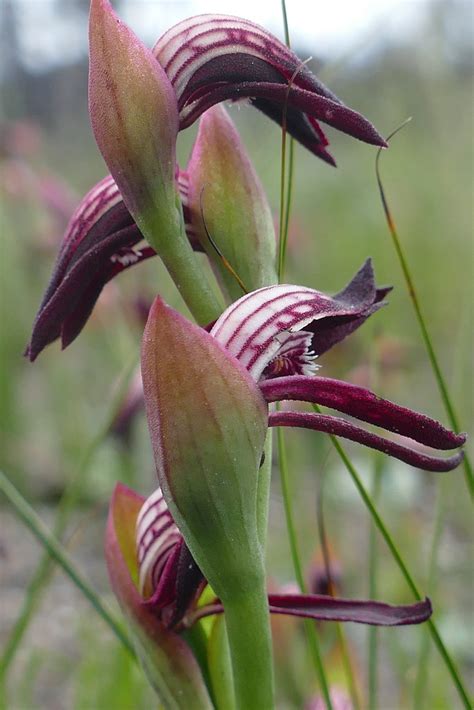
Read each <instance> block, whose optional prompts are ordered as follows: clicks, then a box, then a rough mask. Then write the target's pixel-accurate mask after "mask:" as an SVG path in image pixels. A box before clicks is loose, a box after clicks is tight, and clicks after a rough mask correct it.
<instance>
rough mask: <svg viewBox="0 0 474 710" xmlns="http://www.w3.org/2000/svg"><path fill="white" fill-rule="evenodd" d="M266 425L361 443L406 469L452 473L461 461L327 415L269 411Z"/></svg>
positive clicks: (460, 453)
mask: <svg viewBox="0 0 474 710" xmlns="http://www.w3.org/2000/svg"><path fill="white" fill-rule="evenodd" d="M268 424H269V426H291V427H300V428H303V429H313V430H314V431H322V432H325V433H326V434H333V435H335V436H342V437H344V438H345V439H349V440H350V441H355V442H357V443H358V444H363V445H364V446H368V447H369V448H371V449H376V450H377V451H382V452H383V453H384V454H388V455H389V456H393V457H394V458H396V459H399V460H400V461H404V462H405V463H407V464H409V465H410V466H415V467H416V468H421V469H424V470H425V471H452V470H453V469H454V468H456V466H458V465H459V464H460V462H461V461H462V459H463V452H462V451H460V452H458V453H457V454H455V455H454V456H450V457H449V458H446V459H442V458H437V457H434V456H427V455H426V454H421V453H419V452H418V451H415V450H414V449H409V448H407V447H406V446H402V445H401V444H397V443H395V442H394V441H390V440H388V439H384V438H382V437H381V436H378V435H377V434H372V433H371V432H368V431H365V430H364V429H361V428H360V427H358V426H356V425H355V424H352V423H351V422H348V421H346V420H345V419H339V417H332V416H330V415H328V414H310V413H303V412H272V413H271V414H270V415H269V418H268Z"/></svg>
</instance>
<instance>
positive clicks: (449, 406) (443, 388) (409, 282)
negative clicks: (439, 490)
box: [375, 121, 474, 499]
mask: <svg viewBox="0 0 474 710" xmlns="http://www.w3.org/2000/svg"><path fill="white" fill-rule="evenodd" d="M406 123H407V122H406V121H405V122H404V123H403V124H402V126H400V127H399V128H397V130H396V131H394V132H393V133H392V134H391V135H390V136H388V138H387V142H388V141H389V140H390V139H391V138H392V137H393V136H394V135H395V133H397V132H398V131H399V130H400V128H403V126H405V125H406ZM380 155H381V150H379V151H378V152H377V158H376V161H375V172H376V176H377V185H378V188H379V192H380V198H381V200H382V205H383V209H384V213H385V218H386V220H387V225H388V229H389V232H390V236H391V238H392V243H393V246H394V248H395V252H396V254H397V257H398V261H399V263H400V267H401V269H402V272H403V277H404V279H405V283H406V286H407V290H408V294H409V296H410V300H411V302H412V305H413V309H414V311H415V316H416V319H417V321H418V325H419V328H420V332H421V336H422V338H423V342H424V344H425V347H426V351H427V353H428V359H429V361H430V364H431V369H432V370H433V374H434V377H435V380H436V383H437V385H438V389H439V392H440V395H441V399H442V401H443V404H444V408H445V410H446V414H447V416H448V419H449V422H450V425H451V427H452V428H453V429H454V430H455V431H457V432H459V431H460V425H459V419H458V416H457V414H456V411H455V409H454V405H453V403H452V400H451V396H450V394H449V390H448V386H447V384H446V380H445V378H444V375H443V373H442V371H441V367H440V364H439V360H438V357H437V355H436V353H435V350H434V346H433V341H432V339H431V336H430V333H429V331H428V327H427V325H426V321H425V318H424V316H423V312H422V310H421V305H420V300H419V298H418V294H417V292H416V289H415V284H414V281H413V278H412V275H411V271H410V268H409V266H408V261H407V259H406V257H405V253H404V250H403V247H402V244H401V241H400V238H399V236H398V231H397V228H396V226H395V222H394V220H393V217H392V214H391V212H390V208H389V206H388V201H387V198H386V195H385V190H384V187H383V184H382V179H381V176H380ZM463 467H464V477H465V479H466V485H467V489H468V491H469V494H470V496H471V499H474V474H473V471H472V466H471V462H470V460H469V458H468V457H467V455H466V454H465V455H464V461H463Z"/></svg>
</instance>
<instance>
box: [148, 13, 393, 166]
mask: <svg viewBox="0 0 474 710" xmlns="http://www.w3.org/2000/svg"><path fill="white" fill-rule="evenodd" d="M153 54H154V55H155V56H156V58H157V59H158V61H159V62H160V64H161V65H162V67H163V69H164V70H165V73H166V74H167V76H168V78H169V80H170V82H171V84H172V86H173V88H174V90H175V92H176V98H177V102H178V111H179V127H180V129H181V130H182V129H183V128H187V127H188V126H189V125H191V124H192V123H193V122H194V121H195V120H196V119H197V118H198V117H199V116H200V115H201V114H202V113H203V111H206V109H208V108H209V107H210V106H213V105H214V104H216V103H219V102H221V101H228V100H231V101H238V100H240V99H243V98H248V99H249V100H250V102H251V104H252V105H254V106H255V107H256V108H258V109H260V111H262V112H263V113H265V114H266V115H267V116H269V117H270V118H272V119H273V120H274V121H277V123H279V124H280V125H283V124H284V125H285V126H286V128H287V130H288V133H290V134H291V135H292V136H294V137H295V138H296V139H297V140H298V141H299V142H300V143H301V144H302V145H304V146H305V147H306V148H308V150H310V151H311V152H312V153H314V154H315V155H317V156H318V157H319V158H322V159H323V160H325V161H326V162H328V163H330V164H331V165H335V162H334V159H333V158H332V156H331V155H330V154H329V153H328V151H327V150H326V146H327V145H328V140H327V138H326V136H325V135H324V133H323V131H322V129H321V127H320V125H319V123H318V121H323V122H324V123H327V124H328V125H330V126H333V127H334V128H337V129H338V130H340V131H342V132H344V133H348V134H349V135H351V136H354V137H355V138H358V139H359V140H362V141H365V142H367V143H372V144H374V145H379V146H384V145H386V144H385V141H384V140H383V138H382V137H381V136H380V135H379V134H378V133H377V131H376V130H375V129H374V127H373V126H372V125H371V124H370V123H369V122H368V121H367V119H365V118H364V117H363V116H361V115H360V114H359V113H357V112H355V111H353V110H352V109H350V108H347V106H344V104H343V103H342V102H341V101H340V100H339V99H338V98H337V97H336V96H335V95H334V94H333V93H332V92H331V91H329V89H327V88H326V87H325V86H324V84H322V83H321V82H320V81H319V80H318V79H317V78H316V77H315V76H314V74H312V72H311V71H310V70H309V69H308V67H307V66H306V64H304V63H303V62H302V61H301V60H300V59H299V58H298V57H297V56H296V54H295V53H294V52H293V51H292V50H291V49H289V48H288V47H286V46H285V45H284V44H283V43H282V42H280V40H278V39H277V38H276V37H274V36H273V35H272V34H271V33H270V32H268V31H267V30H265V29H264V28H263V27H260V26H259V25H257V24H255V23H254V22H250V21H249V20H244V19H242V18H240V17H232V16H230V15H198V16H197V17H190V18H189V19H187V20H183V22H180V23H179V24H177V25H175V26H174V27H172V28H171V29H170V30H168V31H167V32H165V34H164V35H163V36H162V37H161V38H160V39H159V40H158V42H157V43H156V44H155V46H154V48H153Z"/></svg>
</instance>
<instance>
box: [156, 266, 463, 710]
mask: <svg viewBox="0 0 474 710" xmlns="http://www.w3.org/2000/svg"><path fill="white" fill-rule="evenodd" d="M386 293H387V289H377V288H376V287H375V283H374V277H373V272H372V267H371V264H370V261H368V262H366V264H364V266H363V267H362V268H361V270H360V271H359V272H358V273H357V274H356V276H355V277H354V279H353V280H352V281H351V283H350V284H349V285H348V286H347V287H346V288H345V289H343V291H341V292H340V293H339V294H337V295H336V296H335V297H330V296H327V295H325V294H323V293H321V292H319V291H315V290H313V289H309V288H305V287H297V286H290V285H283V286H271V287H265V288H262V289H259V290H257V291H254V292H252V293H249V294H247V295H245V296H243V297H242V298H241V299H239V301H237V302H236V303H234V304H233V305H232V306H230V307H229V308H228V309H226V311H225V312H224V313H223V314H222V316H221V317H220V318H219V319H218V320H217V321H216V323H215V324H214V325H213V326H212V328H211V330H210V332H207V331H206V330H205V329H203V328H199V327H198V326H196V325H194V324H192V323H191V322H190V321H188V320H187V319H186V318H184V317H183V316H181V315H180V314H179V313H177V312H176V311H173V310H172V309H171V308H169V307H167V306H166V305H165V304H164V303H163V301H162V300H161V299H160V298H157V299H156V300H155V302H154V303H153V305H152V307H151V309H150V314H149V317H148V321H147V325H146V328H145V333H144V337H143V345H142V377H143V390H144V399H145V406H146V413H147V419H148V427H149V431H150V437H151V442H152V447H153V454H154V459H155V465H156V470H157V474H158V481H159V485H160V487H161V489H162V491H163V497H164V500H165V502H166V505H167V506H168V508H169V511H170V514H171V519H169V520H168V521H167V523H166V530H167V534H166V538H167V540H168V542H169V543H170V545H171V544H172V541H173V536H171V537H170V536H169V535H168V532H169V533H170V535H171V531H172V527H171V525H172V524H171V520H172V521H174V523H175V524H176V526H177V528H178V529H179V531H180V533H181V535H182V536H183V538H184V541H185V543H186V546H187V548H188V549H189V551H190V553H191V555H192V558H193V559H194V560H195V562H196V564H197V566H198V567H199V569H200V570H201V572H202V574H203V575H204V577H205V579H206V580H207V581H208V582H209V584H210V586H211V587H212V589H213V591H214V592H215V593H216V595H217V596H218V598H219V599H220V601H221V602H222V606H223V609H224V614H225V622H226V629H227V634H228V639H229V648H230V656H231V662H232V669H233V674H234V681H235V690H236V697H237V698H238V706H239V707H242V708H259V707H267V706H271V703H272V698H273V689H272V688H273V681H272V670H271V664H269V662H268V659H269V658H270V653H271V652H270V648H271V647H270V632H269V623H268V610H269V609H268V599H267V595H266V586H265V565H264V558H263V550H264V536H263V534H262V530H263V527H264V526H263V524H262V520H263V518H265V512H264V511H265V504H266V501H263V500H262V492H261V491H260V483H259V467H260V466H261V465H262V454H263V450H264V445H265V438H266V433H267V431H268V427H273V426H291V425H296V426H304V427H307V428H312V429H315V430H319V431H326V432H330V433H334V434H337V435H342V436H345V437H346V438H349V439H352V440H353V441H357V442H359V443H362V444H365V445H366V446H369V447H372V448H376V449H380V450H382V451H385V452H386V453H389V454H390V455H392V456H395V457H396V458H399V459H401V460H402V461H406V462H407V463H411V464H412V465H416V466H420V467H422V468H426V469H428V470H434V471H441V470H446V471H448V470H451V469H452V468H454V467H455V466H456V465H457V464H458V463H459V462H460V460H461V458H462V453H461V452H459V453H457V454H456V455H454V456H452V457H450V458H447V459H443V458H439V457H433V456H427V455H425V454H423V453H419V452H418V451H415V450H413V449H412V448H409V447H406V446H402V445H401V444H399V443H397V442H394V441H391V440H390V439H385V438H382V437H380V436H378V435H375V434H372V433H371V432H367V431H365V430H364V429H362V428H361V427H359V426H356V425H355V424H352V423H350V422H348V421H346V420H345V419H341V418H338V417H334V416H329V415H319V414H318V415H313V414H309V413H308V414H305V413H302V412H291V411H284V412H273V411H271V412H269V411H268V403H270V402H273V401H277V400H283V399H293V400H295V399H299V400H302V401H309V402H315V403H322V404H325V405H329V406H331V407H333V408H334V409H337V410H339V411H342V412H344V413H348V414H353V415H354V416H355V417H356V418H359V419H362V420H363V421H366V422H368V423H371V424H377V425H379V426H382V427H384V428H385V429H387V430H389V431H397V432H400V433H401V434H402V435H405V436H409V437H410V438H412V439H414V440H415V441H417V442H420V443H422V444H428V445H429V446H431V447H433V448H438V449H450V448H454V447H457V446H461V445H462V444H463V443H464V440H465V437H464V436H463V435H456V434H454V433H452V432H450V431H448V430H447V429H445V428H444V427H443V426H442V425H441V424H439V423H438V422H436V421H434V420H432V419H429V418H428V417H426V416H424V415H422V414H418V413H416V412H412V411H411V410H408V409H405V408H402V407H399V406H398V405H395V404H393V403H391V402H388V401H386V400H381V399H379V398H377V397H376V396H375V395H373V394H372V393H371V392H369V391H368V390H364V389H362V388H355V387H354V386H352V385H348V384H346V383H340V382H338V381H337V380H329V379H326V378H319V377H317V376H315V375H314V372H315V368H316V363H315V358H316V357H317V355H319V354H320V353H322V352H324V351H325V350H327V349H328V347H331V346H332V345H334V344H335V343H336V342H338V341H340V340H342V339H343V338H344V337H345V336H346V335H348V334H349V333H351V332H352V331H353V330H354V329H355V328H356V327H358V326H359V325H361V323H363V322H364V320H365V319H366V318H367V317H369V316H370V315H371V314H372V313H373V312H374V311H376V310H377V309H378V308H379V307H380V305H381V299H382V298H383V296H384V295H385V294H386ZM282 373H283V376H282V377H278V375H279V374H282ZM286 373H291V374H286ZM300 373H303V374H300ZM160 505H161V504H160ZM265 519H266V518H265ZM265 527H266V526H265ZM156 546H157V547H158V546H159V543H158V542H157V543H156ZM177 554H178V553H177V552H176V555H177ZM179 554H180V555H181V552H180V553H179ZM144 555H145V556H146V553H144ZM163 559H164V553H163V554H160V556H159V560H158V562H157V563H156V565H155V562H153V563H150V569H151V570H152V577H153V575H154V574H155V572H153V569H155V568H156V570H158V569H161V564H162V562H163ZM185 559H186V558H185ZM169 564H170V567H171V566H172V565H174V564H175V563H174V562H169ZM144 576H146V573H144ZM154 580H155V583H157V584H158V585H160V584H161V583H160V581H159V580H158V579H157V577H156V576H155V578H154ZM152 581H153V580H152ZM143 584H144V585H145V584H146V582H145V580H143ZM159 588H160V589H161V587H160V586H159ZM143 589H145V586H144V587H143ZM163 589H164V590H167V589H169V585H168V583H166V584H165V582H163ZM186 598H187V596H186ZM250 659H251V660H250Z"/></svg>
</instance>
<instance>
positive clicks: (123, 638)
mask: <svg viewBox="0 0 474 710" xmlns="http://www.w3.org/2000/svg"><path fill="white" fill-rule="evenodd" d="M0 490H2V491H3V493H4V494H5V496H6V497H7V498H8V500H9V501H10V503H11V505H12V506H13V508H14V510H15V513H16V514H17V516H18V517H19V518H20V520H21V521H22V522H23V523H24V524H25V525H26V527H27V528H29V530H30V531H31V532H32V533H33V535H34V536H35V537H36V539H37V540H38V541H39V542H40V543H41V544H42V545H43V547H44V548H46V549H47V550H48V554H49V555H50V556H51V557H53V558H54V559H55V561H56V562H57V563H58V564H59V565H60V566H61V567H62V568H63V570H64V572H65V573H66V574H67V576H68V577H69V579H70V580H71V581H72V582H73V583H74V585H75V586H76V587H77V588H78V589H79V590H80V591H81V592H82V594H83V595H84V596H85V597H86V599H87V600H88V601H89V602H90V603H91V604H92V606H93V607H94V609H95V610H96V611H97V613H98V614H99V616H100V617H101V618H102V619H103V621H105V623H106V624H107V626H109V628H110V629H111V630H112V632H113V633H114V634H115V636H116V637H117V638H118V640H119V641H120V642H121V643H122V644H123V646H124V647H125V648H126V649H127V651H128V652H129V653H130V655H131V656H133V657H135V651H134V649H133V645H132V643H131V641H130V639H129V638H128V635H127V634H126V633H125V631H124V630H123V628H122V626H121V625H120V623H119V621H117V619H116V618H115V617H114V616H113V615H112V613H111V612H110V611H109V609H107V607H106V606H105V604H104V603H103V602H102V600H101V599H100V597H99V596H98V595H97V594H96V592H95V591H94V590H93V589H92V587H91V586H90V585H89V583H88V581H87V580H86V579H85V577H83V576H82V573H81V572H80V571H79V570H78V569H77V567H76V566H75V565H74V563H73V562H72V560H71V559H70V558H69V557H68V555H67V553H66V552H65V550H64V549H63V548H62V546H61V545H60V543H59V542H58V541H57V540H56V538H55V537H54V535H52V534H51V532H50V531H49V530H48V528H47V527H46V525H45V524H44V523H43V521H42V520H41V518H40V517H39V516H38V515H37V514H36V513H35V511H34V510H33V508H32V507H31V506H30V505H29V503H28V502H27V501H26V500H25V499H24V498H23V496H22V495H21V493H20V492H19V491H18V490H17V489H16V488H15V486H14V485H13V484H12V483H11V482H10V481H9V480H8V478H7V477H6V476H5V474H4V473H3V472H1V471H0ZM4 668H5V666H4V665H2V668H1V669H0V673H1V674H2V675H3V673H4Z"/></svg>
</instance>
